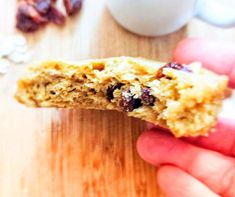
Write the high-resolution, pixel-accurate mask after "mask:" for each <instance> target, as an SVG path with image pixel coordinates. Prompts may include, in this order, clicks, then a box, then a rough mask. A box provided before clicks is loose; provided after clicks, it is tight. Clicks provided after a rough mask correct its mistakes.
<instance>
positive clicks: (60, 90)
mask: <svg viewBox="0 0 235 197" xmlns="http://www.w3.org/2000/svg"><path fill="white" fill-rule="evenodd" d="M227 81H228V80H227V77H225V76H219V75H216V74H214V73H213V72H211V71H208V70H206V69H204V68H202V67H201V65H200V63H192V64H190V65H182V64H178V63H175V62H171V63H168V64H166V63H161V62H155V61H151V60H146V59H142V58H131V57H116V58H107V59H97V60H88V61H81V62H66V61H45V62H42V63H40V64H38V65H36V66H33V67H31V68H30V71H29V74H28V75H27V76H25V77H23V78H22V79H20V80H19V82H18V90H17V93H16V98H17V100H18V101H19V102H21V103H23V104H25V105H27V106H31V107H58V108H76V107H78V108H86V109H101V110H117V111H121V112H125V113H127V115H128V116H132V117H136V118H141V119H143V120H146V121H149V122H152V123H154V124H157V125H159V126H161V127H164V128H168V129H169V130H170V131H171V132H172V133H173V134H174V135H175V136H176V137H181V136H196V135H205V134H207V133H208V131H209V130H210V129H211V128H212V127H213V126H214V125H215V122H216V116H217V114H218V112H219V110H220V107H221V103H222V99H223V98H224V93H225V90H226V87H227Z"/></svg>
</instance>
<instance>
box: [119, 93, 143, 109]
mask: <svg viewBox="0 0 235 197" xmlns="http://www.w3.org/2000/svg"><path fill="white" fill-rule="evenodd" d="M119 106H120V107H121V108H122V110H123V111H125V112H131V111H133V110H134V109H137V108H139V107H141V106H142V103H141V100H140V99H139V98H134V95H132V94H131V93H130V91H125V92H123V93H122V97H121V100H120V103H119Z"/></svg>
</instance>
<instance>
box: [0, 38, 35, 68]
mask: <svg viewBox="0 0 235 197" xmlns="http://www.w3.org/2000/svg"><path fill="white" fill-rule="evenodd" d="M30 56H31V51H29V49H28V46H27V41H26V39H25V37H23V36H21V35H10V36H1V35H0V58H5V59H6V60H9V61H11V62H12V63H15V64H22V63H26V62H28V61H29V60H30Z"/></svg>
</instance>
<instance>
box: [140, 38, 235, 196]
mask: <svg viewBox="0 0 235 197" xmlns="http://www.w3.org/2000/svg"><path fill="white" fill-rule="evenodd" d="M173 56H174V60H176V61H177V62H182V63H189V62H192V61H201V62H203V64H204V65H205V66H206V67H207V68H209V69H211V70H214V71H215V72H217V73H220V74H227V75H228V76H229V78H230V85H231V86H233V87H234V86H235V45H232V44H226V43H225V44H224V43H214V42H210V41H201V40H198V39H186V40H184V41H183V42H181V43H179V45H178V47H177V48H176V50H175V52H174V55H173ZM213 62H216V63H213ZM213 65H215V66H213ZM215 129H216V132H214V133H210V135H209V136H208V137H194V138H181V139H177V138H174V137H173V136H172V135H170V134H168V133H167V132H161V131H160V130H159V129H157V128H156V127H154V126H151V128H149V131H146V132H144V133H143V134H142V135H141V136H140V137H139V139H138V142H137V150H138V152H139V154H140V156H141V157H142V158H143V159H144V160H146V161H147V162H149V163H151V164H153V165H155V166H159V170H158V175H157V180H158V184H159V186H160V188H161V189H162V191H163V192H164V193H165V194H166V196H168V197H218V196H223V197H235V122H233V121H231V120H226V119H220V120H219V121H218V123H217V126H216V128H215Z"/></svg>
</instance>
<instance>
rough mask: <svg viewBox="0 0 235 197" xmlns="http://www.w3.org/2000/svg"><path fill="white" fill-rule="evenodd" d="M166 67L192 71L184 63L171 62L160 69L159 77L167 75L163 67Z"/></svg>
mask: <svg viewBox="0 0 235 197" xmlns="http://www.w3.org/2000/svg"><path fill="white" fill-rule="evenodd" d="M164 68H172V69H175V70H180V71H185V72H192V71H191V70H190V69H189V68H187V67H185V66H183V65H182V64H179V63H177V62H170V63H168V64H166V65H164V66H163V67H161V68H160V69H159V70H158V72H157V78H162V77H165V75H164V74H163V69H164Z"/></svg>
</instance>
